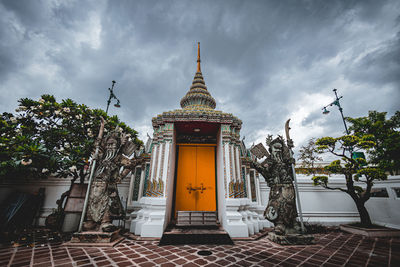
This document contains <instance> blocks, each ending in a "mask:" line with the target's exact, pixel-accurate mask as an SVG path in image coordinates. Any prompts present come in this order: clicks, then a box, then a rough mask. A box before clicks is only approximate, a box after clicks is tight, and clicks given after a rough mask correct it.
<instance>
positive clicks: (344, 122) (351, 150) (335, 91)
mask: <svg viewBox="0 0 400 267" xmlns="http://www.w3.org/2000/svg"><path fill="white" fill-rule="evenodd" d="M332 91H333V92H334V93H335V97H336V99H335V100H334V101H333V102H332V103H330V104H329V105H326V106H325V107H323V108H322V110H323V111H322V114H324V115H327V114H328V113H329V110H327V109H326V108H327V107H328V106H333V105H336V106H337V107H338V108H339V111H340V115H342V120H343V124H344V128H345V129H346V134H347V135H350V132H349V130H348V129H347V124H346V120H345V119H344V116H343V108H342V107H341V106H340V99H341V98H343V96H339V97H338V95H337V89H333V90H332ZM349 152H350V157H353V148H352V147H349Z"/></svg>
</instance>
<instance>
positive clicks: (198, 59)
mask: <svg viewBox="0 0 400 267" xmlns="http://www.w3.org/2000/svg"><path fill="white" fill-rule="evenodd" d="M197 72H201V68H200V42H197Z"/></svg>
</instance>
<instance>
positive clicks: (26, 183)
mask: <svg viewBox="0 0 400 267" xmlns="http://www.w3.org/2000/svg"><path fill="white" fill-rule="evenodd" d="M129 183H130V179H128V177H127V178H125V179H124V180H123V182H122V183H121V184H119V185H118V191H119V195H120V197H123V201H124V206H125V200H126V198H127V196H128V191H129ZM70 184H71V183H70V179H68V178H65V179H64V178H48V179H42V180H17V181H8V182H3V183H1V184H0V203H1V202H2V201H3V200H4V199H5V198H7V197H8V195H9V194H12V193H13V192H15V191H19V192H25V193H35V192H38V191H39V188H41V187H44V188H46V189H45V196H44V202H43V206H42V208H41V210H40V214H39V217H38V218H36V222H37V225H39V226H43V225H44V221H45V219H46V217H47V216H48V215H49V214H50V213H52V212H53V209H55V208H56V207H57V205H56V201H57V199H59V198H60V197H61V194H62V193H64V192H66V191H67V190H69V188H70Z"/></svg>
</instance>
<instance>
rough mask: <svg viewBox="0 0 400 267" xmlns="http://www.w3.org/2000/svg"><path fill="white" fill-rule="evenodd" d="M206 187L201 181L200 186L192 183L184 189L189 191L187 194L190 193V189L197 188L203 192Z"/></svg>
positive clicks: (195, 189)
mask: <svg viewBox="0 0 400 267" xmlns="http://www.w3.org/2000/svg"><path fill="white" fill-rule="evenodd" d="M206 189H207V187H204V185H203V183H201V184H200V186H198V187H192V184H188V186H187V187H186V190H188V191H189V194H191V193H192V191H197V190H200V193H202V194H203V191H204V190H206Z"/></svg>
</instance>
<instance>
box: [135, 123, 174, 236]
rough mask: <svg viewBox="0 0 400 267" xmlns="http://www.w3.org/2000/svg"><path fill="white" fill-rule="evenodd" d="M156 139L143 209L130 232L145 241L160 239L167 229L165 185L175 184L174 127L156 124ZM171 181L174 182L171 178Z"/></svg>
mask: <svg viewBox="0 0 400 267" xmlns="http://www.w3.org/2000/svg"><path fill="white" fill-rule="evenodd" d="M153 128H154V138H153V147H152V152H151V161H150V167H149V168H150V171H149V174H148V178H147V180H146V181H145V189H144V195H143V197H142V198H141V199H140V204H141V206H142V209H141V210H140V211H138V212H137V219H136V220H134V221H132V224H131V232H134V233H135V234H136V235H140V236H142V237H161V236H162V234H163V232H164V229H165V227H166V224H167V223H166V214H167V210H166V203H167V201H166V192H167V191H166V190H167V189H166V184H168V182H169V181H168V180H169V179H172V180H173V174H171V173H172V172H173V169H174V168H173V166H171V165H172V164H174V163H175V162H172V161H171V157H172V156H173V155H172V149H171V148H172V140H173V135H174V124H173V123H164V124H160V125H159V124H156V123H154V120H153ZM171 177H172V178H171Z"/></svg>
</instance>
